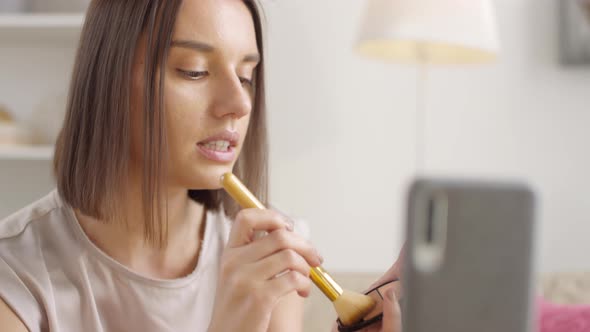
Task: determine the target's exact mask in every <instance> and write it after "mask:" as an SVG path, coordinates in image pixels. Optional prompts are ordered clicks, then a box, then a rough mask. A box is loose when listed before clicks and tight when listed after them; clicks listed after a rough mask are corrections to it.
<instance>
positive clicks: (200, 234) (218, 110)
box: [0, 0, 399, 332]
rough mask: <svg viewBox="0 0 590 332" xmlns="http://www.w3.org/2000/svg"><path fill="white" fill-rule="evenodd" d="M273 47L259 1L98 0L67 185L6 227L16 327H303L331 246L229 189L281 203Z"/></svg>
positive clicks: (12, 327) (72, 127)
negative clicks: (269, 115)
mask: <svg viewBox="0 0 590 332" xmlns="http://www.w3.org/2000/svg"><path fill="white" fill-rule="evenodd" d="M262 55H263V45H262V38H261V22H260V17H259V13H258V10H257V7H256V5H255V4H254V3H252V2H251V1H245V2H243V1H237V0H184V1H181V0H174V1H171V0H166V1H164V0H143V1H119V0H95V1H93V2H92V3H91V5H90V8H89V10H88V13H87V18H86V23H85V26H84V29H83V31H82V35H81V41H80V46H79V50H78V55H77V59H76V64H75V67H74V72H73V77H72V83H71V87H70V96H69V102H68V106H67V108H68V109H67V115H66V118H65V122H64V127H63V129H62V132H61V134H60V137H59V139H58V142H57V145H56V153H55V162H54V167H55V175H56V178H57V191H54V192H52V193H51V194H49V195H48V196H46V197H45V198H43V199H41V200H40V201H38V202H36V203H33V204H32V205H30V206H28V207H27V208H25V209H23V210H21V211H19V212H17V213H16V214H14V215H12V216H10V217H8V218H7V219H6V220H4V221H2V222H1V223H0V299H1V300H0V326H2V327H3V331H7V332H8V331H12V332H16V331H27V330H28V331H31V332H35V331H46V330H49V331H211V332H215V331H301V329H302V328H301V324H302V322H301V318H302V303H303V302H302V300H303V299H302V297H306V296H307V295H308V294H309V292H310V288H311V287H312V286H311V283H310V280H309V278H308V273H309V269H310V266H317V265H319V264H321V262H322V258H321V256H320V255H319V254H318V253H317V251H316V250H315V249H314V248H313V247H312V246H311V245H310V244H309V243H308V242H307V241H306V240H305V239H303V238H302V237H301V236H299V235H297V234H296V233H295V232H293V231H292V230H293V226H292V224H291V223H290V222H288V220H287V219H286V218H284V217H282V216H281V215H280V214H278V213H276V212H273V211H259V210H243V211H239V212H238V209H237V207H236V206H235V205H234V203H233V202H232V201H231V199H229V197H228V196H226V195H225V194H224V193H223V192H222V191H221V190H220V184H219V178H220V176H221V175H222V174H223V173H225V172H228V171H233V172H234V173H236V174H237V175H238V176H239V177H241V178H242V179H243V180H244V182H245V183H246V185H247V186H249V187H250V188H251V189H252V190H253V192H254V193H255V194H256V195H257V196H258V197H260V198H261V199H262V201H263V202H266V199H265V198H266V186H267V184H266V180H267V167H266V146H267V144H266V132H265V127H264V126H265V110H264V103H263V101H264V73H263V64H264V62H263V57H262ZM230 220H231V226H232V227H231V228H230ZM254 230H266V231H268V232H269V235H268V236H266V237H264V238H262V239H259V240H256V241H253V240H252V237H251V236H252V233H253V231H254ZM285 270H290V272H288V273H287V274H284V275H281V276H279V277H277V278H275V277H274V276H276V275H277V274H279V273H280V272H281V271H285ZM393 302H394V301H393ZM393 302H390V303H389V304H387V302H386V306H387V308H386V311H388V312H387V314H386V319H385V320H384V322H385V323H384V326H383V330H384V331H392V330H393V326H394V325H396V324H397V325H399V317H397V318H396V316H395V315H394V314H395V312H398V311H395V310H394V305H393ZM387 324H389V325H390V326H386V325H387ZM396 328H399V326H397V327H396Z"/></svg>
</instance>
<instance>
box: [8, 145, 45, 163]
mask: <svg viewBox="0 0 590 332" xmlns="http://www.w3.org/2000/svg"><path fill="white" fill-rule="evenodd" d="M52 158H53V146H51V145H38V146H35V145H31V146H8V145H0V160H15V161H16V160H47V161H49V160H51V159H52Z"/></svg>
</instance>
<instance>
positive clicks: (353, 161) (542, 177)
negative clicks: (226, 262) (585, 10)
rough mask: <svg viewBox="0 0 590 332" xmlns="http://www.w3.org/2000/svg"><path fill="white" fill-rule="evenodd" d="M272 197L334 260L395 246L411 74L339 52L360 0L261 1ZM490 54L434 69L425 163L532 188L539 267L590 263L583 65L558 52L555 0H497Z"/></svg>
mask: <svg viewBox="0 0 590 332" xmlns="http://www.w3.org/2000/svg"><path fill="white" fill-rule="evenodd" d="M268 2H269V5H268V7H267V11H268V16H269V21H270V42H271V49H270V50H271V52H270V57H271V59H270V60H271V64H272V67H271V69H272V71H271V73H270V78H271V80H270V82H271V85H272V86H271V89H270V91H271V93H270V106H271V109H272V112H273V116H272V121H271V123H272V124H271V128H272V132H273V142H272V146H273V165H274V167H273V181H274V185H275V187H274V191H273V193H274V196H275V198H276V199H277V201H279V202H280V204H281V206H283V205H284V206H289V207H290V208H291V209H293V211H296V212H297V214H300V215H303V216H305V217H307V219H308V220H309V221H310V223H311V224H312V227H313V231H314V233H313V235H314V241H315V242H316V244H317V246H319V248H320V249H321V250H323V251H324V255H325V256H326V260H327V262H326V266H327V267H330V266H331V267H333V268H334V269H359V270H383V269H384V268H385V267H386V266H387V264H388V263H389V262H390V260H391V258H392V257H393V256H394V252H395V251H397V249H398V248H399V245H400V238H401V232H402V229H403V225H402V215H403V210H402V207H403V205H402V204H403V194H404V192H405V183H407V180H408V176H409V175H411V174H412V167H413V158H414V155H413V153H414V148H413V144H414V136H413V135H414V131H413V116H414V115H413V114H414V113H413V110H414V105H415V104H414V98H415V86H416V76H417V75H415V73H414V72H413V69H412V68H411V67H408V66H402V65H393V64H392V65H383V64H375V63H373V62H370V61H368V60H365V59H361V58H359V57H358V56H356V55H355V54H353V52H352V51H351V48H352V44H353V41H354V36H355V33H356V31H357V29H358V24H359V21H360V16H361V9H362V7H363V3H364V1H361V0H349V1H342V0H331V1H328V0H324V1H313V0H300V1H268ZM495 4H496V9H497V16H498V26H499V30H500V37H501V39H502V46H503V49H502V54H501V59H500V61H499V62H498V63H497V64H495V65H491V66H480V67H477V66H476V67H467V68H465V67H452V68H434V69H432V70H431V71H430V74H429V80H428V84H427V91H428V97H427V123H426V160H425V169H426V171H427V173H430V174H436V175H467V176H470V177H502V178H511V179H512V178H522V179H525V180H526V181H528V182H529V183H531V185H532V186H533V187H534V188H535V189H537V190H538V195H539V201H540V204H539V207H540V208H539V230H540V240H541V242H540V245H539V250H540V251H539V253H540V268H541V270H543V271H553V270H561V269H590V259H588V257H587V255H586V253H587V252H590V242H589V241H587V237H588V235H589V234H590V224H589V223H587V222H586V221H587V220H588V215H590V195H589V194H588V190H589V189H588V188H590V177H589V176H588V175H587V174H586V171H587V170H588V169H590V153H587V150H588V148H587V146H588V144H587V141H588V140H589V138H590V133H588V131H587V130H586V128H587V127H588V124H590V107H589V105H590V70H589V69H588V68H586V69H584V68H563V67H561V66H560V65H559V64H558V61H557V45H558V42H557V21H556V18H557V4H556V1H553V0H496V1H495Z"/></svg>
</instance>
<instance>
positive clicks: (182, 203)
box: [75, 186, 205, 279]
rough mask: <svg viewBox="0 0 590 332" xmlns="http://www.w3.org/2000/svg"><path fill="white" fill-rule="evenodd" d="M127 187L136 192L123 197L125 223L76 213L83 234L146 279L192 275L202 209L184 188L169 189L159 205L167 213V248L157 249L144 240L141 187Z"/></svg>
mask: <svg viewBox="0 0 590 332" xmlns="http://www.w3.org/2000/svg"><path fill="white" fill-rule="evenodd" d="M127 188H135V190H133V191H135V192H133V193H130V194H129V195H127V197H126V200H125V202H126V206H127V208H126V210H127V211H126V212H127V213H126V216H127V217H126V220H125V222H122V220H121V221H113V222H104V221H100V220H97V219H94V218H91V217H89V216H85V215H83V214H82V213H80V211H75V212H76V216H77V218H78V221H79V223H80V225H81V226H82V229H83V230H84V232H85V233H86V235H87V236H88V237H89V238H90V240H91V241H92V242H93V243H94V244H95V245H96V246H97V247H99V248H100V249H101V250H102V251H104V252H105V253H106V254H107V255H109V256H110V257H112V258H113V259H115V260H117V261H118V262H119V263H121V264H123V265H125V266H127V267H128V268H130V269H131V270H133V271H135V272H137V273H139V274H142V275H145V276H147V277H153V278H158V279H173V278H179V277H182V276H185V275H187V274H189V273H191V272H192V271H193V270H194V268H195V266H196V265H197V261H198V255H199V251H200V247H201V246H200V242H201V241H199V239H202V234H203V231H204V227H205V225H204V220H205V208H204V207H203V206H202V205H201V204H198V203H196V202H194V201H193V200H192V199H190V198H189V197H188V191H187V189H181V188H168V190H167V191H166V195H165V197H164V199H166V202H161V203H160V204H162V205H161V206H165V204H167V211H168V216H167V221H168V227H167V229H168V231H167V234H166V236H165V240H166V245H165V246H164V247H160V246H158V245H155V244H153V243H151V242H150V241H147V240H146V239H145V235H144V234H145V233H144V229H145V228H144V222H143V221H144V220H145V218H144V216H143V212H142V211H143V209H142V204H141V197H142V196H141V189H139V188H141V186H129V187H127ZM162 222H165V220H163V221H162Z"/></svg>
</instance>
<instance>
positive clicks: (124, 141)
mask: <svg viewBox="0 0 590 332" xmlns="http://www.w3.org/2000/svg"><path fill="white" fill-rule="evenodd" d="M244 3H245V4H246V5H247V7H248V9H249V10H250V12H251V14H252V18H253V21H254V26H255V30H256V39H257V45H258V50H259V52H260V54H261V57H263V56H264V49H263V33H262V21H261V19H262V18H261V16H260V11H259V5H258V4H257V3H256V2H255V0H245V1H244ZM181 4H182V0H144V1H121V0H93V1H92V3H91V4H90V7H89V9H88V11H87V15H86V22H85V23H84V27H83V29H82V33H81V37H80V44H79V48H78V52H77V56H76V62H75V65H74V70H73V74H72V80H71V86H70V92H69V96H68V103H67V112H66V116H65V120H64V124H63V128H62V130H61V132H60V135H59V137H58V139H57V143H56V148H55V157H54V173H55V176H56V179H57V188H58V191H59V194H60V195H61V197H62V198H63V200H64V201H65V202H66V203H68V204H69V205H70V206H72V207H73V208H75V209H79V210H80V211H81V212H82V213H84V214H85V215H88V216H91V217H94V218H97V219H99V220H103V221H107V222H109V221H114V220H115V219H116V218H121V216H122V214H123V213H124V212H123V211H124V208H123V207H122V204H125V197H124V196H125V194H123V193H124V192H125V190H124V189H125V188H123V187H122V186H123V185H124V183H125V181H124V179H125V178H126V177H127V176H128V174H129V172H130V171H133V170H130V169H129V165H130V163H129V159H130V141H131V136H130V109H131V105H130V96H131V83H132V82H131V77H132V66H133V59H134V54H135V52H136V49H137V45H138V41H139V39H140V38H141V35H142V34H145V35H146V36H147V48H146V55H145V56H146V59H145V60H146V61H145V74H144V75H145V76H144V79H145V82H146V84H145V87H144V91H143V98H144V105H145V107H144V109H143V110H142V112H143V121H144V122H143V123H144V126H143V128H144V132H143V138H144V142H143V143H144V153H143V158H144V159H143V174H142V179H143V181H142V185H143V186H142V190H141V192H142V204H143V212H144V216H145V218H146V219H145V221H144V222H145V227H144V230H145V237H146V239H147V240H149V241H151V242H152V243H156V244H160V245H165V239H166V234H167V214H166V207H165V206H164V207H163V208H162V207H161V205H160V202H162V199H164V200H165V197H164V196H163V195H164V191H163V189H164V188H163V177H164V174H165V171H166V159H167V158H166V156H167V147H166V142H165V137H166V126H165V124H164V118H165V117H164V112H165V109H164V103H163V101H164V96H163V91H164V89H163V86H164V80H165V66H166V61H167V56H168V51H169V49H170V44H171V41H172V33H173V29H174V24H175V22H176V17H177V14H178V10H179V8H180V5H181ZM158 72H159V75H160V79H159V80H158V81H157V82H156V77H157V76H158ZM156 84H157V85H156ZM157 91H162V95H160V96H158V94H157V93H156V92H157ZM255 91H256V92H255V96H254V103H253V110H252V113H251V119H250V127H249V129H248V135H247V136H246V139H245V142H244V146H243V148H242V153H241V155H240V157H239V159H238V161H237V163H236V166H235V168H234V173H235V174H236V175H237V176H238V177H240V178H241V179H242V181H244V183H245V184H246V185H247V186H248V187H249V188H250V189H251V190H252V191H253V193H254V194H255V195H257V196H258V197H259V198H260V199H261V200H262V201H263V202H267V193H268V188H267V187H268V165H267V163H268V144H267V132H266V125H265V124H266V114H265V100H264V62H263V61H262V60H261V62H260V64H259V65H258V67H257V73H256V76H255ZM188 195H189V196H190V197H191V198H192V199H194V200H196V201H197V202H200V203H202V204H204V205H205V207H206V208H207V209H211V210H219V209H220V208H221V207H222V206H223V207H224V208H225V213H227V214H228V215H230V216H233V215H235V213H236V212H237V208H238V207H237V206H236V205H235V203H234V202H233V201H232V200H231V198H230V197H229V196H228V195H227V194H226V193H225V192H223V191H221V190H189V192H188ZM123 216H124V214H123Z"/></svg>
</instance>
